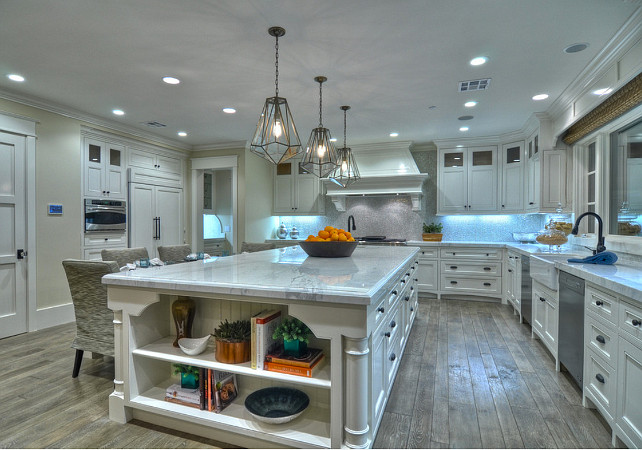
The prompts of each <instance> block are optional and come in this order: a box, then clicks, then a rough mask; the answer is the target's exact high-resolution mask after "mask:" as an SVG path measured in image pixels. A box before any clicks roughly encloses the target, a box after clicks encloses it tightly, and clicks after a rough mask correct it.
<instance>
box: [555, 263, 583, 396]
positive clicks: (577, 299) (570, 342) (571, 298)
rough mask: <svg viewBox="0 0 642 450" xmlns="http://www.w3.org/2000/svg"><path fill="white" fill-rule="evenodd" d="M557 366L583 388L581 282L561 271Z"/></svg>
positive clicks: (581, 280) (580, 279) (579, 279)
mask: <svg viewBox="0 0 642 450" xmlns="http://www.w3.org/2000/svg"><path fill="white" fill-rule="evenodd" d="M559 299H560V301H559V333H558V353H559V359H560V363H562V364H564V367H566V370H568V372H569V373H570V374H571V376H572V377H573V379H575V381H576V382H577V384H578V386H579V387H580V389H582V372H583V370H584V280H583V279H582V278H578V277H576V276H574V275H571V274H569V273H566V272H563V271H561V270H560V273H559Z"/></svg>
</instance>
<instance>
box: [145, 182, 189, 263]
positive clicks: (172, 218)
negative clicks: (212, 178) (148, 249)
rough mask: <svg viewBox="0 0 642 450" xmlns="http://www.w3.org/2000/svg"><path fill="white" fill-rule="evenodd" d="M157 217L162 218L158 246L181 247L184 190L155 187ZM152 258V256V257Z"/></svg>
mask: <svg viewBox="0 0 642 450" xmlns="http://www.w3.org/2000/svg"><path fill="white" fill-rule="evenodd" d="M155 189H156V200H155V203H156V217H159V218H160V233H159V236H157V238H158V239H157V240H156V245H179V244H182V243H183V221H182V217H183V214H182V212H181V203H182V202H181V196H182V195H183V190H182V189H176V188H168V187H163V186H155ZM150 256H151V255H150Z"/></svg>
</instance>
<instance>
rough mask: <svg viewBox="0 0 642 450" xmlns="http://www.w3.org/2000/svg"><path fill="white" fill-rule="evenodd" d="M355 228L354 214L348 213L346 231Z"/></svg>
mask: <svg viewBox="0 0 642 450" xmlns="http://www.w3.org/2000/svg"><path fill="white" fill-rule="evenodd" d="M350 221H352V229H350ZM356 229H357V226H356V225H355V223H354V216H353V215H349V216H348V229H347V230H346V231H354V230H356Z"/></svg>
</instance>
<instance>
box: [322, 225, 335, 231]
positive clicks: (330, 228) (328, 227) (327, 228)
mask: <svg viewBox="0 0 642 450" xmlns="http://www.w3.org/2000/svg"><path fill="white" fill-rule="evenodd" d="M324 230H325V231H332V230H334V227H333V226H331V225H328V226H327V227H325V228H324Z"/></svg>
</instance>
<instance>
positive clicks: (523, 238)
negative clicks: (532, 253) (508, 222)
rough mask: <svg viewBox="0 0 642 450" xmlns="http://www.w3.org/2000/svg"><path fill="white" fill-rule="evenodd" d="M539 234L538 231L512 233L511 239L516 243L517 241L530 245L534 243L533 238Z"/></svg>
mask: <svg viewBox="0 0 642 450" xmlns="http://www.w3.org/2000/svg"><path fill="white" fill-rule="evenodd" d="M538 234H539V232H538V231H527V232H524V231H521V232H517V231H516V232H514V233H513V239H515V240H516V241H519V242H520V243H522V244H531V243H533V242H535V238H536V237H537V235H538Z"/></svg>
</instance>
